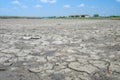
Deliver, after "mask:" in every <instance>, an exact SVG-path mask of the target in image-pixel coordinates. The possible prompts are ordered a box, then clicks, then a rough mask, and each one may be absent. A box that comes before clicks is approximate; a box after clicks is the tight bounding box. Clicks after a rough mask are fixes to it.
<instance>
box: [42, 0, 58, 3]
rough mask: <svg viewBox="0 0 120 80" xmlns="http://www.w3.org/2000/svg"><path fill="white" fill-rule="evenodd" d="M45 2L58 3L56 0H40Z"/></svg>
mask: <svg viewBox="0 0 120 80" xmlns="http://www.w3.org/2000/svg"><path fill="white" fill-rule="evenodd" d="M40 1H41V2H43V3H56V0H40Z"/></svg>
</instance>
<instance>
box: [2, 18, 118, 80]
mask: <svg viewBox="0 0 120 80" xmlns="http://www.w3.org/2000/svg"><path fill="white" fill-rule="evenodd" d="M0 80H120V21H119V20H79V19H0Z"/></svg>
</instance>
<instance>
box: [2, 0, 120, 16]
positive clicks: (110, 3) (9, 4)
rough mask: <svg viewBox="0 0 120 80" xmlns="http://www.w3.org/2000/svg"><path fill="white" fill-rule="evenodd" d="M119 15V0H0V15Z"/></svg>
mask: <svg viewBox="0 0 120 80" xmlns="http://www.w3.org/2000/svg"><path fill="white" fill-rule="evenodd" d="M75 14H89V15H93V14H99V15H102V16H104V15H105V16H106V15H107V16H109V15H120V0H0V16H39V17H45V16H67V15H75Z"/></svg>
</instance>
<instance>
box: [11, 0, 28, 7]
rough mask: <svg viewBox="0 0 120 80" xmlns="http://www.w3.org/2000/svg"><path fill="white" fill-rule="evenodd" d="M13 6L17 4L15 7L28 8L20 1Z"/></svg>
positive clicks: (15, 0)
mask: <svg viewBox="0 0 120 80" xmlns="http://www.w3.org/2000/svg"><path fill="white" fill-rule="evenodd" d="M12 4H15V5H17V6H19V7H21V8H27V6H26V5H24V4H23V3H21V2H20V1H18V0H14V1H12Z"/></svg>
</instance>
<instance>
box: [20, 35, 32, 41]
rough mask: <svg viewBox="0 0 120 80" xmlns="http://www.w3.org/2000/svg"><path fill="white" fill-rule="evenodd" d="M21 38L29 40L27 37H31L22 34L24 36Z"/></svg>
mask: <svg viewBox="0 0 120 80" xmlns="http://www.w3.org/2000/svg"><path fill="white" fill-rule="evenodd" d="M22 39H24V40H29V39H31V37H30V36H24V37H22Z"/></svg>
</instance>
